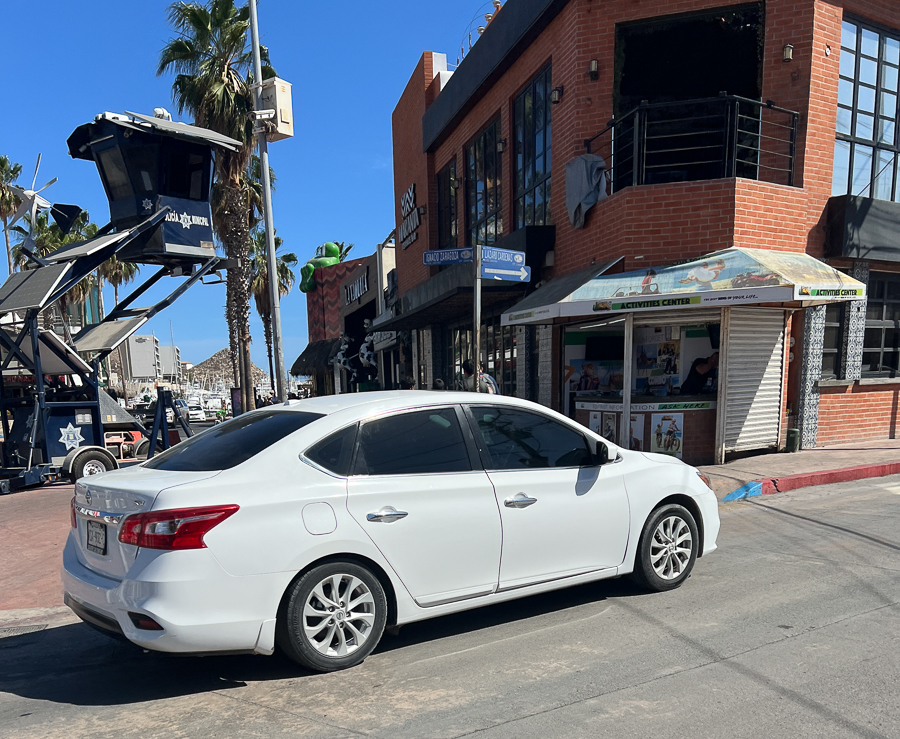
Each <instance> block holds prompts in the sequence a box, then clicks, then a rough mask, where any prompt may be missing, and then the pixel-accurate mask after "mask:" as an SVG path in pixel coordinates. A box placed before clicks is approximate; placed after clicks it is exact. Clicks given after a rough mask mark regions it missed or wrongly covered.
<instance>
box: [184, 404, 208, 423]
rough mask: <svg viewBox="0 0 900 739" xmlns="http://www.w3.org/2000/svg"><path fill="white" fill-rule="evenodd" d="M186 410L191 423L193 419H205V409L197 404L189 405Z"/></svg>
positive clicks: (200, 420) (199, 420)
mask: <svg viewBox="0 0 900 739" xmlns="http://www.w3.org/2000/svg"><path fill="white" fill-rule="evenodd" d="M187 411H188V420H189V421H190V422H191V423H194V422H195V421H198V422H202V421H205V420H206V411H204V410H203V408H201V407H200V406H199V405H189V406H188V408H187Z"/></svg>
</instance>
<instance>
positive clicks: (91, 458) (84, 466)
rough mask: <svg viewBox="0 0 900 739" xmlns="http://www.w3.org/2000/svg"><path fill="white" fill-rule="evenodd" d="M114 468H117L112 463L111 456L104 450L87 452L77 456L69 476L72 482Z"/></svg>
mask: <svg viewBox="0 0 900 739" xmlns="http://www.w3.org/2000/svg"><path fill="white" fill-rule="evenodd" d="M114 469H116V466H115V464H111V463H110V457H108V456H107V455H106V454H104V453H103V452H85V453H84V454H79V455H78V456H77V457H75V461H74V462H73V463H72V470H71V472H70V473H69V477H70V479H71V480H72V482H75V481H77V480H80V479H81V478H82V477H90V476H91V475H99V474H100V473H102V472H109V471H110V470H114Z"/></svg>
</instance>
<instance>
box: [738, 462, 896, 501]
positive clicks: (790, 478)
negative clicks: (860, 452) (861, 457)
mask: <svg viewBox="0 0 900 739" xmlns="http://www.w3.org/2000/svg"><path fill="white" fill-rule="evenodd" d="M898 474H900V462H879V463H877V464H861V465H857V466H856V467H841V468H840V469H836V470H821V471H819V472H801V473H800V474H797V475H785V476H784V477H770V478H767V479H763V480H756V481H755V482H759V483H761V484H762V494H763V495H772V494H773V493H786V492H787V491H788V490H797V489H798V488H808V487H812V486H813V485H829V484H831V483H833V482H850V481H852V480H863V479H865V478H867V477H885V476H887V475H898Z"/></svg>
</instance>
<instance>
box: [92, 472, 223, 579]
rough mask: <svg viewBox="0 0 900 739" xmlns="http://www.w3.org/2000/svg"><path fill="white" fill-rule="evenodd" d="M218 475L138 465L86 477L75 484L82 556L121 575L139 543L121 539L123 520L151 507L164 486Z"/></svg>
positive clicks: (98, 569)
mask: <svg viewBox="0 0 900 739" xmlns="http://www.w3.org/2000/svg"><path fill="white" fill-rule="evenodd" d="M217 474H219V473H218V472H217V471H211V472H171V471H166V470H152V469H147V468H145V467H140V466H137V465H135V466H134V467H129V468H127V469H123V470H117V471H116V472H114V473H108V474H103V475H92V476H90V477H88V478H82V479H81V480H79V481H78V484H77V485H76V486H75V513H76V516H75V519H76V524H77V528H78V532H77V534H78V549H77V551H78V558H79V559H80V560H81V562H82V563H83V564H84V565H85V566H86V567H88V568H90V569H92V570H94V571H95V572H98V573H100V574H103V575H106V576H107V577H112V578H115V579H122V578H123V577H125V574H126V573H127V572H128V570H129V568H130V567H131V565H132V564H133V563H134V560H135V558H136V557H137V551H138V548H137V547H135V546H132V545H130V544H123V543H122V542H120V541H119V530H120V529H121V527H122V523H123V522H124V521H125V519H126V518H127V517H128V516H130V515H132V514H135V513H142V512H144V511H149V510H150V509H151V508H152V507H153V502H154V501H155V500H156V497H157V496H158V495H159V493H160V492H162V491H163V490H166V489H168V488H172V487H176V486H181V485H186V484H189V483H192V482H197V481H199V480H206V479H208V478H210V477H214V476H215V475H217Z"/></svg>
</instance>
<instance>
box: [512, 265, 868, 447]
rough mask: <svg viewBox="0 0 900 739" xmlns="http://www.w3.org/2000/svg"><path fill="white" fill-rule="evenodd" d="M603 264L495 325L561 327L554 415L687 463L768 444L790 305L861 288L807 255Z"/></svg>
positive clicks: (854, 296)
mask: <svg viewBox="0 0 900 739" xmlns="http://www.w3.org/2000/svg"><path fill="white" fill-rule="evenodd" d="M609 266H610V265H605V266H604V267H603V268H598V270H599V273H598V274H595V275H593V276H590V275H589V276H588V277H587V279H586V280H584V281H583V282H582V284H580V285H579V286H577V287H575V288H574V289H573V290H572V291H571V292H569V293H568V294H567V295H565V296H564V297H562V298H557V295H558V293H559V291H558V290H557V291H556V294H553V293H548V296H547V297H550V296H551V295H552V296H553V297H554V298H556V299H555V300H554V301H553V302H549V301H546V302H542V301H541V295H540V293H541V291H540V290H539V291H537V292H535V293H534V294H533V295H531V296H529V298H528V299H526V301H522V303H520V304H519V305H517V306H515V307H513V308H512V309H511V310H510V311H509V312H507V313H505V314H504V315H503V324H504V325H508V326H509V325H522V324H529V323H532V324H553V325H556V326H559V329H558V330H560V331H561V352H560V356H559V358H558V361H559V363H560V379H561V383H560V384H561V387H560V389H559V390H560V396H559V397H560V407H561V410H562V411H563V412H564V413H566V414H568V415H570V416H571V417H573V418H575V419H576V420H578V421H579V422H581V423H583V424H584V425H586V426H590V427H591V428H593V429H594V430H596V431H598V432H599V433H601V434H602V435H604V436H606V437H607V438H609V439H610V440H612V441H614V442H615V443H618V444H620V445H622V446H626V447H630V448H632V449H637V450H641V451H650V452H661V453H667V454H672V455H674V456H677V457H679V458H680V459H683V460H684V461H686V462H688V463H690V464H709V463H714V462H722V461H724V459H725V455H726V454H728V453H732V452H742V451H749V450H754V449H768V448H774V447H777V446H778V444H779V442H780V439H781V434H782V430H783V429H782V419H783V415H784V414H783V407H784V386H785V371H786V368H785V362H786V361H790V355H789V354H788V353H786V351H785V344H786V340H785V335H786V325H787V319H788V317H789V315H790V313H791V312H792V311H794V310H797V309H800V308H805V307H809V306H813V305H822V304H828V303H832V302H836V301H848V300H858V299H861V298H862V297H864V296H865V286H864V285H863V284H862V283H860V282H857V281H856V280H854V279H853V278H851V277H848V276H847V275H845V274H842V273H840V272H838V271H837V270H835V269H833V268H832V267H830V266H828V265H826V264H824V263H822V262H820V261H818V260H816V259H814V258H812V257H809V256H807V255H805V254H793V253H787V252H775V251H767V250H759V249H746V248H740V247H736V248H732V249H726V250H723V251H721V252H717V253H714V254H710V255H708V256H706V257H704V258H702V259H698V260H695V261H692V262H688V263H686V264H681V265H675V266H670V267H665V268H656V269H646V270H640V271H634V272H627V273H619V274H609V273H608V269H609ZM551 284H552V283H551ZM548 287H549V285H548Z"/></svg>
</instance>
